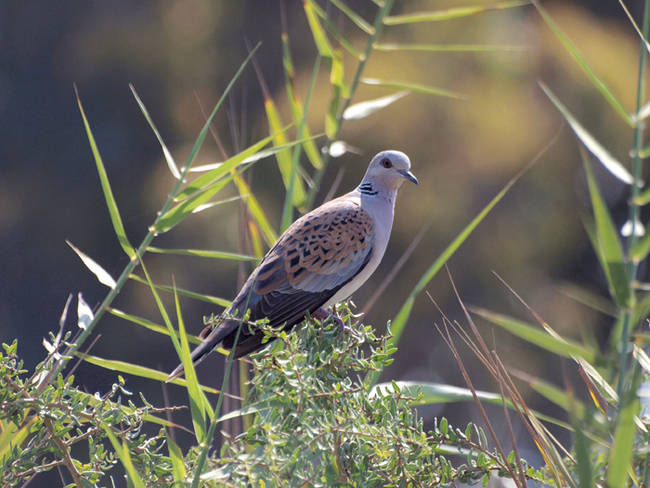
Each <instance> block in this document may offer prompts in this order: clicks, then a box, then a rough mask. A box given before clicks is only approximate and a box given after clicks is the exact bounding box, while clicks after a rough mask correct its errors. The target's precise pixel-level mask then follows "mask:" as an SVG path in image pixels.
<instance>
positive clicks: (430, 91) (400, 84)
mask: <svg viewBox="0 0 650 488" xmlns="http://www.w3.org/2000/svg"><path fill="white" fill-rule="evenodd" d="M361 82H362V83H365V84H366V85H373V86H383V87H385V88H395V89H397V90H408V91H412V92H416V93H424V94H425V95H437V96H440V97H449V98H456V99H458V100H465V99H466V98H467V97H466V96H465V95H462V94H460V93H456V92H453V91H450V90H445V89H444V88H437V87H435V86H427V85H420V84H417V83H408V82H404V81H391V80H379V79H377V78H363V79H362V80H361Z"/></svg>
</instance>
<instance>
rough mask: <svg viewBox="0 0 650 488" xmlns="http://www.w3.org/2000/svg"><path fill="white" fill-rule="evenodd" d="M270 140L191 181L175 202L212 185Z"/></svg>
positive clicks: (257, 144) (265, 140)
mask: <svg viewBox="0 0 650 488" xmlns="http://www.w3.org/2000/svg"><path fill="white" fill-rule="evenodd" d="M287 128H288V127H285V128H284V129H282V130H286V129H287ZM272 140H273V135H270V136H267V137H265V138H264V139H262V140H260V141H258V142H256V143H255V144H253V145H251V146H249V147H247V148H246V149H244V150H243V151H241V152H239V153H237V154H235V155H234V156H232V157H230V158H228V159H226V160H225V161H224V162H223V163H221V164H220V165H219V166H217V167H216V168H214V169H213V170H210V171H208V172H207V173H205V174H202V175H201V176H199V177H198V178H196V179H195V180H193V181H192V182H191V183H190V184H189V185H187V186H186V187H185V188H183V190H181V191H180V192H179V193H178V195H176V197H175V200H176V201H179V200H182V199H184V198H187V197H189V196H192V195H194V194H195V193H197V192H199V191H201V190H204V189H205V188H207V187H209V186H210V185H211V184H213V183H214V182H215V181H217V180H218V179H219V178H222V177H223V176H225V175H226V174H227V173H229V172H230V171H231V170H233V169H235V168H236V167H237V166H239V165H240V164H241V163H243V162H244V161H246V159H247V158H250V157H252V156H253V155H255V154H257V153H258V152H260V151H261V150H262V149H263V148H264V146H266V145H267V144H269V143H270V142H271V141H272Z"/></svg>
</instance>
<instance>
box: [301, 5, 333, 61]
mask: <svg viewBox="0 0 650 488" xmlns="http://www.w3.org/2000/svg"><path fill="white" fill-rule="evenodd" d="M314 4H315V2H314V1H313V0H303V6H304V8H305V15H306V16H307V22H308V23H309V28H310V29H311V33H312V36H313V38H314V42H315V43H316V48H317V49H318V52H319V53H320V55H321V56H323V57H326V58H332V57H333V55H334V51H333V50H332V46H331V45H330V42H329V40H328V39H327V35H326V34H325V31H324V30H323V26H322V25H321V23H320V20H319V19H318V16H317V15H316V11H315V10H314Z"/></svg>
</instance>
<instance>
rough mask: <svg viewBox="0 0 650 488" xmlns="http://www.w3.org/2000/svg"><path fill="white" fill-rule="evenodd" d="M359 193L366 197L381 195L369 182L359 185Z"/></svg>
mask: <svg viewBox="0 0 650 488" xmlns="http://www.w3.org/2000/svg"><path fill="white" fill-rule="evenodd" d="M359 191H360V192H361V193H363V194H364V195H376V194H377V193H379V192H378V191H377V190H375V188H374V187H373V186H372V183H370V182H369V181H364V182H363V183H361V184H360V185H359Z"/></svg>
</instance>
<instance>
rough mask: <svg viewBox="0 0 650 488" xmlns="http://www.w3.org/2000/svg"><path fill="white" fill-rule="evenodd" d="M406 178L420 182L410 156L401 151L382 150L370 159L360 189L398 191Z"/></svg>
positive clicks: (370, 191) (367, 192) (364, 191)
mask: <svg viewBox="0 0 650 488" xmlns="http://www.w3.org/2000/svg"><path fill="white" fill-rule="evenodd" d="M406 180H408V181H411V182H413V183H415V184H416V185H417V184H418V179H417V178H416V177H415V175H414V174H413V173H411V161H410V160H409V157H408V156H407V155H406V154H404V153H403V152H401V151H394V150H389V151H382V152H380V153H379V154H377V155H376V156H375V157H374V158H372V161H370V164H369V165H368V169H367V171H366V174H365V175H364V177H363V181H362V182H361V184H360V185H359V190H360V191H361V193H365V194H372V193H374V192H380V193H383V192H386V191H388V192H396V191H397V190H398V189H399V187H400V186H401V185H402V183H404V181H406Z"/></svg>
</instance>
